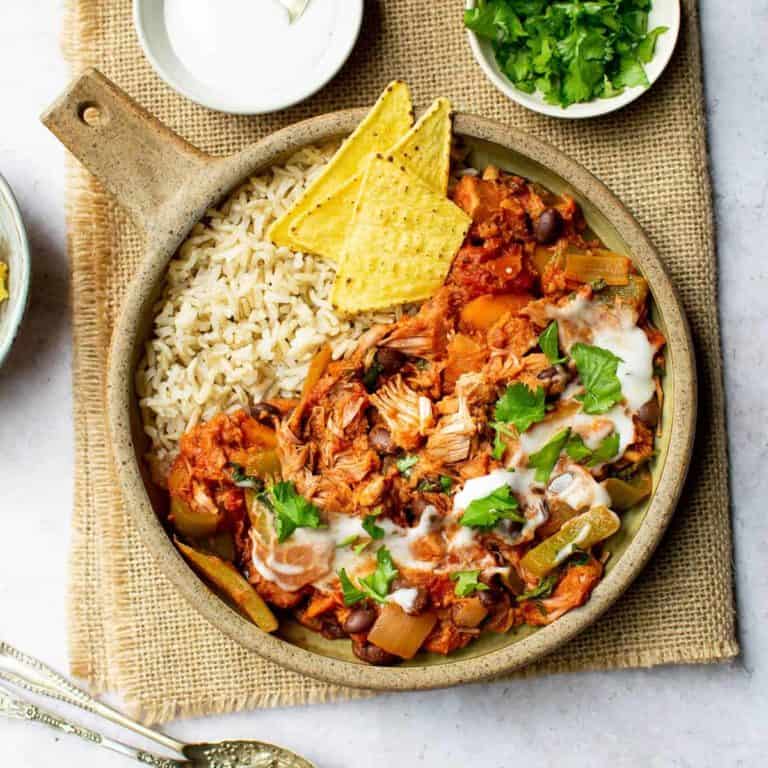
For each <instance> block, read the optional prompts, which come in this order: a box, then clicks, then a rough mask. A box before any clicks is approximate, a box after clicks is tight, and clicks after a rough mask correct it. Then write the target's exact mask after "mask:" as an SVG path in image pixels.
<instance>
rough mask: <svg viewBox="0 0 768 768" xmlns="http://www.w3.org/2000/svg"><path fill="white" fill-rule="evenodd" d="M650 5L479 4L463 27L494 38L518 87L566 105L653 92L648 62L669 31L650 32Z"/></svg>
mask: <svg viewBox="0 0 768 768" xmlns="http://www.w3.org/2000/svg"><path fill="white" fill-rule="evenodd" d="M650 8H651V0H562V2H552V1H551V0H478V2H477V5H476V7H475V8H472V9H470V10H466V11H464V23H465V25H466V26H467V27H468V28H469V29H471V30H472V31H473V32H474V33H475V34H476V35H478V36H479V37H482V38H485V39H486V40H490V41H491V44H492V46H493V50H494V53H495V56H496V62H497V64H498V66H499V68H500V69H501V70H502V71H503V72H504V74H505V75H506V76H507V77H508V78H509V79H510V80H511V82H512V83H513V85H514V86H515V87H516V88H519V89H520V90H521V91H523V92H525V93H533V92H534V91H537V90H538V91H539V92H541V94H542V95H543V96H544V100H545V101H547V102H548V103H549V104H559V105H560V106H562V107H568V106H570V105H571V104H574V103H577V102H585V101H591V100H592V99H596V98H610V97H613V96H618V95H619V94H620V93H622V91H623V90H624V88H631V87H633V86H636V85H639V86H644V87H648V84H649V82H648V77H647V75H646V73H645V69H644V67H643V64H647V63H648V62H650V61H651V59H652V58H653V54H654V51H655V48H656V41H657V39H658V37H659V35H661V34H663V33H664V32H666V31H667V28H666V27H656V28H655V29H652V30H650V31H649V30H648V12H649V11H650Z"/></svg>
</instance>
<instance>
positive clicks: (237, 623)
mask: <svg viewBox="0 0 768 768" xmlns="http://www.w3.org/2000/svg"><path fill="white" fill-rule="evenodd" d="M88 109H90V110H91V111H92V112H91V117H93V110H95V111H96V113H98V114H100V115H101V119H99V120H96V119H91V120H90V122H88V121H86V120H84V119H83V118H84V116H86V115H87V114H88ZM363 115H364V111H362V110H349V111H344V112H337V113H334V114H329V115H322V116H320V117H316V118H313V119H311V120H307V121H305V122H302V123H298V124H296V125H293V126H291V127H289V128H286V129H284V130H282V131H278V132H277V133H275V134H273V135H271V136H269V137H268V138H266V139H264V140H263V141H261V142H259V143H257V144H253V145H251V146H248V147H246V148H245V149H243V150H242V151H241V152H240V153H238V154H236V155H233V156H231V157H227V158H212V157H209V156H207V155H204V154H202V153H200V152H199V151H197V150H196V149H194V148H193V147H191V146H190V145H188V144H186V143H185V142H183V141H182V140H181V139H180V138H179V137H178V136H176V135H175V134H172V133H171V132H170V131H169V130H168V129H167V128H165V127H164V126H162V124H160V123H159V122H158V121H157V120H155V119H154V118H152V117H151V116H150V115H148V114H147V113H146V112H145V111H143V110H142V109H140V108H139V107H137V106H136V105H135V104H134V103H133V102H131V101H129V100H128V98H127V97H126V96H125V94H123V93H122V92H121V91H119V90H118V89H117V88H116V87H115V86H114V85H112V84H111V83H110V82H109V81H107V80H106V79H105V78H103V77H102V76H101V75H99V74H98V73H96V72H95V71H91V72H88V73H86V74H85V75H83V76H82V77H81V78H80V79H79V80H78V81H76V82H75V83H74V84H73V85H72V86H71V87H70V89H69V90H68V91H67V92H66V93H65V94H64V96H62V98H61V99H60V100H59V101H58V102H57V103H56V104H55V105H54V106H53V107H52V109H51V110H50V111H49V112H48V113H47V114H46V115H45V116H44V118H43V119H44V121H45V123H46V124H47V125H48V127H49V128H50V129H51V130H52V131H53V132H54V133H56V135H57V136H59V137H60V138H61V140H62V141H63V142H64V143H65V144H66V145H67V147H69V149H70V150H71V151H72V152H74V154H75V155H77V156H78V157H79V158H80V159H81V160H82V162H83V163H84V164H85V165H86V166H87V167H88V168H90V169H91V170H92V171H93V172H94V173H95V174H96V175H97V176H98V177H99V178H101V179H102V181H103V182H104V184H105V185H106V186H107V187H108V188H109V189H110V190H111V191H112V192H113V193H114V194H115V195H116V196H117V198H118V200H120V202H121V203H122V204H123V205H124V206H125V207H126V208H127V209H128V210H129V211H130V212H131V214H132V215H133V217H134V219H135V220H136V223H137V225H138V227H139V231H141V232H144V233H145V235H146V240H145V255H144V257H143V261H142V262H141V264H140V265H139V267H138V269H137V271H136V273H135V275H134V278H133V280H132V282H131V285H130V286H129V288H128V290H127V294H126V297H125V300H124V303H123V306H122V309H121V313H120V317H119V320H118V323H117V327H116V328H115V331H114V333H113V339H114V342H113V346H112V350H111V362H110V370H109V377H108V393H107V396H108V409H109V421H110V429H111V433H112V448H113V452H114V455H115V458H116V461H117V469H118V476H119V478H120V483H121V489H122V493H123V496H124V499H125V503H126V505H127V508H128V510H129V512H130V515H131V519H132V521H133V524H134V525H135V526H136V527H137V529H138V531H139V534H140V535H141V537H142V539H143V540H144V541H145V542H146V545H147V547H148V548H149V549H150V550H151V552H152V553H153V554H154V556H155V557H156V559H157V562H158V564H159V566H160V568H161V569H162V570H163V572H164V573H165V574H166V575H167V577H168V578H169V579H170V580H171V581H172V582H173V583H174V585H175V586H176V587H177V588H178V590H179V592H180V593H181V594H182V595H183V596H184V597H185V598H186V599H187V600H188V601H189V602H190V603H191V604H192V605H193V606H194V607H195V608H196V609H197V610H198V611H199V612H200V613H201V614H202V615H203V616H205V617H206V618H207V619H208V620H209V621H210V623H211V624H213V625H214V626H215V627H217V628H218V629H220V630H221V631H222V632H224V633H225V634H227V635H228V636H230V637H231V638H232V639H234V640H236V641H237V642H238V643H240V644H241V645H243V646H244V647H246V648H248V649H251V650H253V651H256V652H257V653H259V654H261V655H262V656H264V657H265V658H267V659H270V660H271V661H274V662H276V663H278V664H282V665H283V666H285V667H288V668H290V669H292V670H295V671H297V672H300V673H304V674H308V675H312V676H314V677H317V678H320V679H323V680H327V681H329V682H332V683H336V684H341V685H349V686H356V687H362V688H375V689H385V690H394V689H413V688H431V687H438V686H446V685H452V684H456V683H461V682H467V681H471V680H478V679H481V678H485V677H490V676H493V675H498V674H501V673H503V672H508V671H510V670H512V669H516V668H518V667H521V666H523V665H525V664H529V663H531V662H533V661H535V660H536V659H539V658H541V657H542V656H543V655H545V654H548V653H552V652H553V651H556V649H557V647H558V646H559V645H561V644H562V643H564V642H566V641H567V640H569V639H571V638H572V637H574V636H575V635H576V634H577V633H579V632H581V631H582V630H584V629H585V628H586V627H588V626H589V625H590V624H592V623H593V622H594V621H595V620H596V619H597V618H598V617H599V616H600V615H601V614H602V613H603V612H604V611H605V610H606V609H607V608H609V607H610V606H611V605H612V604H613V603H614V602H615V601H616V600H618V599H619V597H620V596H621V594H622V593H623V592H624V590H625V589H626V588H627V587H628V586H629V584H630V583H631V582H632V580H633V579H634V578H635V577H636V576H637V575H638V573H639V572H640V570H641V569H642V567H643V566H644V565H645V563H646V562H647V560H648V558H649V557H650V556H651V553H652V552H653V550H654V549H655V548H656V545H657V544H658V543H659V540H660V539H661V537H662V535H663V533H664V530H665V528H666V527H667V524H668V523H669V520H670V518H671V517H672V514H673V512H674V509H675V506H676V504H677V501H678V498H679V495H680V492H681V489H682V485H683V481H684V479H685V475H686V471H687V468H688V462H689V459H690V454H691V448H692V442H693V436H694V423H695V413H696V378H695V369H694V362H693V355H692V346H691V339H690V335H689V331H688V325H687V322H686V319H685V316H684V314H683V310H682V307H681V304H680V300H679V298H678V296H677V294H676V292H675V290H674V288H673V286H672V284H671V283H670V280H669V278H668V276H667V274H666V273H665V271H664V267H663V265H662V263H661V261H660V259H659V257H658V255H657V254H656V251H655V250H654V249H653V246H652V245H651V244H650V242H649V241H648V238H647V237H646V236H645V234H644V233H643V231H642V229H641V228H640V227H639V226H638V224H637V223H636V222H635V220H634V219H633V218H632V215H631V214H630V213H629V211H628V210H627V209H626V208H624V206H622V204H621V203H620V202H619V201H618V200H617V199H616V198H615V197H614V196H613V194H611V192H610V191H609V190H608V189H607V188H606V187H605V186H604V185H603V184H602V183H601V182H600V181H598V179H596V178H595V177H594V176H592V175H591V174H590V173H589V172H588V171H586V170H585V169H584V168H582V167H581V166H580V165H578V164H577V163H575V162H574V161H573V160H570V159H569V158H567V157H566V156H565V155H563V154H562V153H561V152H559V151H558V150H556V149H554V148H553V147H551V146H549V145H547V144H544V143H543V142H541V141H539V140H538V139H536V138H534V137H532V136H529V135H527V134H525V133H522V132H520V131H517V130H514V129H511V128H508V127H506V126H503V125H500V124H499V123H496V122H493V121H490V120H485V119H483V118H481V117H476V116H473V115H465V114H458V115H456V118H455V123H454V130H455V133H456V135H457V136H459V137H460V138H461V139H462V140H463V141H464V142H465V143H466V144H467V146H468V147H469V149H470V150H471V155H470V161H471V162H473V163H475V164H477V165H480V166H482V165H484V164H486V163H489V162H492V163H495V164H497V165H499V166H501V167H502V168H505V169H508V170H510V171H515V172H517V173H520V174H522V175H524V176H527V177H529V178H531V179H533V180H535V181H538V182H540V183H541V184H543V185H545V186H546V187H548V188H550V189H551V190H553V191H554V192H557V193H562V192H568V193H569V194H572V195H573V196H574V197H575V198H576V200H577V201H578V203H579V204H580V205H581V206H582V207H583V210H584V213H585V215H586V218H587V221H588V223H589V225H590V227H591V228H592V230H593V231H594V232H595V234H596V235H598V236H599V237H600V238H602V240H603V241H604V242H605V244H606V245H607V246H608V247H609V248H611V249H613V250H615V251H618V252H620V253H625V254H630V255H631V256H632V258H633V260H634V262H635V264H636V265H637V267H638V268H639V270H640V271H641V272H642V274H643V275H644V276H645V278H646V279H647V280H648V282H649V285H650V288H651V292H652V295H653V318H654V321H655V322H656V323H657V324H658V326H659V327H660V328H661V330H662V331H663V332H664V334H665V336H666V339H667V360H668V372H667V374H666V380H665V382H664V387H665V398H664V405H663V413H662V424H663V437H662V438H661V440H660V443H659V456H658V459H657V461H656V463H655V469H654V493H653V496H652V498H651V499H650V501H649V503H647V504H646V505H644V506H642V507H638V508H636V509H634V510H632V511H631V512H628V513H625V514H624V515H623V520H624V524H623V526H622V528H621V530H620V532H619V533H617V534H616V536H614V537H613V538H612V539H611V540H610V541H609V542H608V543H607V545H606V546H607V549H608V551H609V552H610V553H611V557H610V559H609V561H608V564H607V569H606V576H605V578H604V579H603V581H602V582H601V583H600V584H599V585H598V586H597V588H596V589H595V590H594V592H593V594H592V596H591V598H590V600H589V601H588V602H587V603H586V605H584V606H583V607H581V608H579V609H576V610H573V611H571V612H570V613H568V614H566V615H565V616H564V617H563V618H561V619H559V620H558V621H556V622H555V623H553V624H551V625H550V626H547V627H544V628H542V629H539V630H533V629H523V630H521V631H519V632H517V633H515V634H507V635H495V634H487V635H485V636H483V637H481V638H480V639H479V640H478V641H477V642H475V643H473V644H471V645H470V646H468V647H467V648H464V649H462V650H461V651H459V652H457V653H455V654H453V655H451V656H449V657H447V658H446V657H442V656H432V655H427V654H423V655H419V656H417V657H416V658H415V659H413V660H411V661H409V662H407V663H403V664H401V665H399V666H396V667H391V668H381V667H372V666H367V665H364V664H362V663H360V662H359V661H357V659H355V658H354V656H353V655H352V652H351V648H350V643H349V642H348V641H332V640H326V639H324V638H322V637H321V636H320V635H317V634H315V633H312V632H309V631H308V630H305V629H304V628H302V627H301V626H299V625H297V624H296V623H294V622H292V621H290V620H286V621H283V622H282V625H281V629H280V631H279V633H278V634H275V635H268V634H265V633H264V632H262V631H260V630H259V629H258V628H257V627H255V626H254V625H253V624H251V623H249V622H248V621H246V620H245V619H243V618H242V617H241V616H240V615H239V614H238V613H237V612H236V611H235V610H233V609H232V608H231V607H230V606H229V605H228V604H227V603H226V602H225V601H224V600H222V599H221V598H220V597H219V596H217V595H216V594H215V593H214V592H213V591H211V590H210V589H209V588H208V587H207V586H206V584H204V583H203V582H202V581H201V580H200V579H199V578H198V577H197V576H196V575H195V574H194V572H193V571H192V570H191V569H190V567H189V566H188V565H187V563H186V562H185V561H184V559H183V558H182V557H181V555H180V554H179V553H178V552H177V550H176V549H175V548H174V546H173V544H172V543H171V541H170V539H169V537H168V534H167V532H166V530H165V529H164V527H163V525H162V522H161V517H162V512H163V504H167V500H166V501H164V499H163V496H164V494H163V493H161V492H159V491H158V489H157V488H155V487H153V485H152V483H151V481H150V479H149V474H148V471H147V468H146V466H145V464H144V461H143V460H142V456H143V454H144V453H145V451H146V440H145V437H144V435H143V431H142V428H141V419H140V415H139V411H138V406H137V397H136V393H135V390H134V385H133V382H134V372H135V368H136V365H137V363H138V361H139V358H140V356H141V354H142V351H143V345H144V342H145V340H146V339H147V338H148V335H149V334H150V332H151V328H152V319H153V306H154V304H155V302H156V300H157V298H158V296H159V294H160V291H161V288H162V285H163V281H164V278H165V274H166V270H167V266H168V262H169V260H170V259H171V258H172V257H173V255H174V253H175V252H176V250H177V248H178V247H179V245H180V244H181V243H182V241H183V240H184V239H185V237H186V236H187V233H188V232H189V231H190V229H191V227H192V226H193V225H194V224H195V223H196V222H197V221H198V220H199V219H200V218H201V216H202V215H203V214H204V212H205V211H206V209H207V208H208V207H209V206H210V205H212V204H215V203H217V202H218V201H220V200H221V199H222V198H224V197H225V196H226V195H227V194H228V193H229V192H230V191H231V190H233V189H234V188H235V187H236V186H237V185H239V184H240V183H241V182H242V181H243V180H244V179H245V178H246V177H248V176H249V175H250V174H253V173H258V172H261V171H263V170H264V169H266V168H268V167H269V166H270V165H273V164H275V163H281V162H283V161H284V160H285V159H286V158H287V157H288V156H290V155H291V154H293V153H294V152H296V151H297V150H298V149H299V148H301V147H303V146H306V145H307V144H314V143H319V142H323V141H326V140H329V139H332V138H340V137H343V136H347V135H349V133H350V132H351V131H352V130H353V129H354V128H355V126H356V125H357V124H358V122H359V121H360V119H361V118H362V117H363ZM137 146H141V150H142V154H141V158H142V162H141V163H137V162H135V161H133V160H132V158H134V157H136V151H135V148H136V147H137Z"/></svg>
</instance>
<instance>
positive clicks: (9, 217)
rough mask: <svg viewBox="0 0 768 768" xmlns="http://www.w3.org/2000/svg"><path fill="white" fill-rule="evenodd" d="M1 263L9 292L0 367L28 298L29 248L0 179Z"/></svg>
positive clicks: (0, 322) (0, 317)
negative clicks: (6, 266) (4, 270)
mask: <svg viewBox="0 0 768 768" xmlns="http://www.w3.org/2000/svg"><path fill="white" fill-rule="evenodd" d="M0 261H2V262H4V263H5V264H7V265H8V293H9V294H10V295H9V297H8V299H7V300H6V301H3V302H0V366H1V365H2V364H3V361H4V360H5V358H6V357H7V356H8V353H9V352H10V350H11V346H12V345H13V342H14V340H15V338H16V336H17V334H18V332H19V328H20V327H21V321H22V318H23V317H24V311H25V310H26V308H27V297H28V295H29V271H30V264H29V245H28V243H27V232H26V230H25V229H24V222H23V221H22V219H21V212H20V211H19V206H18V205H17V204H16V198H15V197H14V196H13V192H12V191H11V188H10V187H9V186H8V183H7V182H6V180H5V179H4V178H3V177H2V176H0Z"/></svg>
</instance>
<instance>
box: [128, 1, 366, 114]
mask: <svg viewBox="0 0 768 768" xmlns="http://www.w3.org/2000/svg"><path fill="white" fill-rule="evenodd" d="M244 3H245V6H244V5H243V4H244ZM249 6H250V8H249ZM263 13H266V14H269V15H270V17H271V16H274V15H276V16H280V17H284V19H285V24H286V29H287V30H290V32H291V34H294V35H297V44H296V45H295V46H293V49H292V51H291V53H289V54H288V53H286V52H285V51H280V50H275V51H270V52H269V53H268V54H267V53H266V52H264V51H263V49H264V48H265V43H266V42H267V41H264V40H263V38H262V42H261V43H259V31H258V29H256V28H254V26H255V24H257V23H258V20H259V19H260V18H261V16H256V18H251V15H252V14H263ZM239 14H245V15H244V18H243V19H242V21H241V23H239V24H230V23H229V21H228V19H230V18H236V17H237V16H238V15H239ZM133 21H134V27H135V29H136V34H137V35H138V38H139V42H140V43H141V47H142V49H143V51H144V55H145V56H146V57H147V59H148V60H149V62H150V64H151V65H152V67H153V69H154V70H155V72H157V74H158V75H159V76H160V77H161V78H162V79H163V80H164V81H165V82H166V83H167V84H168V85H169V86H170V87H171V88H173V89H174V90H175V91H178V92H179V93H180V94H181V95H182V96H186V97H187V98H188V99H191V100H192V101H194V102H196V103H197V104H200V105H201V106H204V107H208V108H209V109H215V110H217V111H219V112H229V113H232V114H240V115H258V114H264V113H267V112H275V111H277V110H280V109H285V108H287V107H290V106H292V105H294V104H298V103H299V102H300V101H304V99H307V98H309V97H310V96H312V95H313V94H314V93H316V92H317V91H319V90H320V89H321V88H322V87H323V86H324V85H326V84H327V83H328V82H329V81H330V80H331V79H332V78H333V77H334V75H335V74H336V73H337V72H338V71H339V69H341V67H342V65H343V64H344V62H345V61H346V60H347V58H348V57H349V54H350V53H351V52H352V49H353V48H354V45H355V41H356V40H357V37H358V35H359V33H360V27H361V25H362V21H363V0H312V2H311V3H310V4H309V5H308V6H307V9H306V11H305V12H304V14H303V15H302V17H301V18H299V19H297V20H296V21H294V22H293V24H291V25H288V12H287V11H286V10H285V9H284V8H281V7H280V6H279V3H278V1H277V0H256V2H253V0H219V2H218V3H211V2H209V0H133ZM222 24H227V25H228V27H227V29H226V31H225V32H223V33H219V32H218V31H216V29H212V28H218V27H220V25H222ZM202 27H207V28H209V29H210V31H211V33H210V34H208V35H203V36H202V37H201V36H200V28H202ZM223 37H226V39H227V45H226V46H223V49H222V46H220V45H218V41H221V39H222V38H223ZM259 45H260V48H259V49H258V50H254V48H253V46H259ZM261 53H264V56H265V58H266V61H262V60H261V58H260V55H261ZM273 61H274V63H272V62H273Z"/></svg>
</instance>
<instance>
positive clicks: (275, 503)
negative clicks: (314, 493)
mask: <svg viewBox="0 0 768 768" xmlns="http://www.w3.org/2000/svg"><path fill="white" fill-rule="evenodd" d="M261 498H262V500H263V501H265V502H266V503H267V504H268V506H269V507H271V509H272V511H273V512H274V515H275V532H276V533H277V540H278V541H279V542H281V543H282V542H284V541H285V540H286V539H287V538H288V537H289V536H290V535H291V534H292V533H293V532H294V531H295V530H296V529H297V528H319V527H320V525H321V521H320V510H319V509H318V508H317V507H316V506H315V505H314V504H312V502H310V501H308V500H307V499H305V498H304V497H303V496H300V495H299V494H298V493H296V488H295V487H294V485H293V483H288V482H283V483H275V484H274V485H273V486H272V487H271V488H270V489H269V490H268V491H266V492H265V493H263V494H262V496H261Z"/></svg>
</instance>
